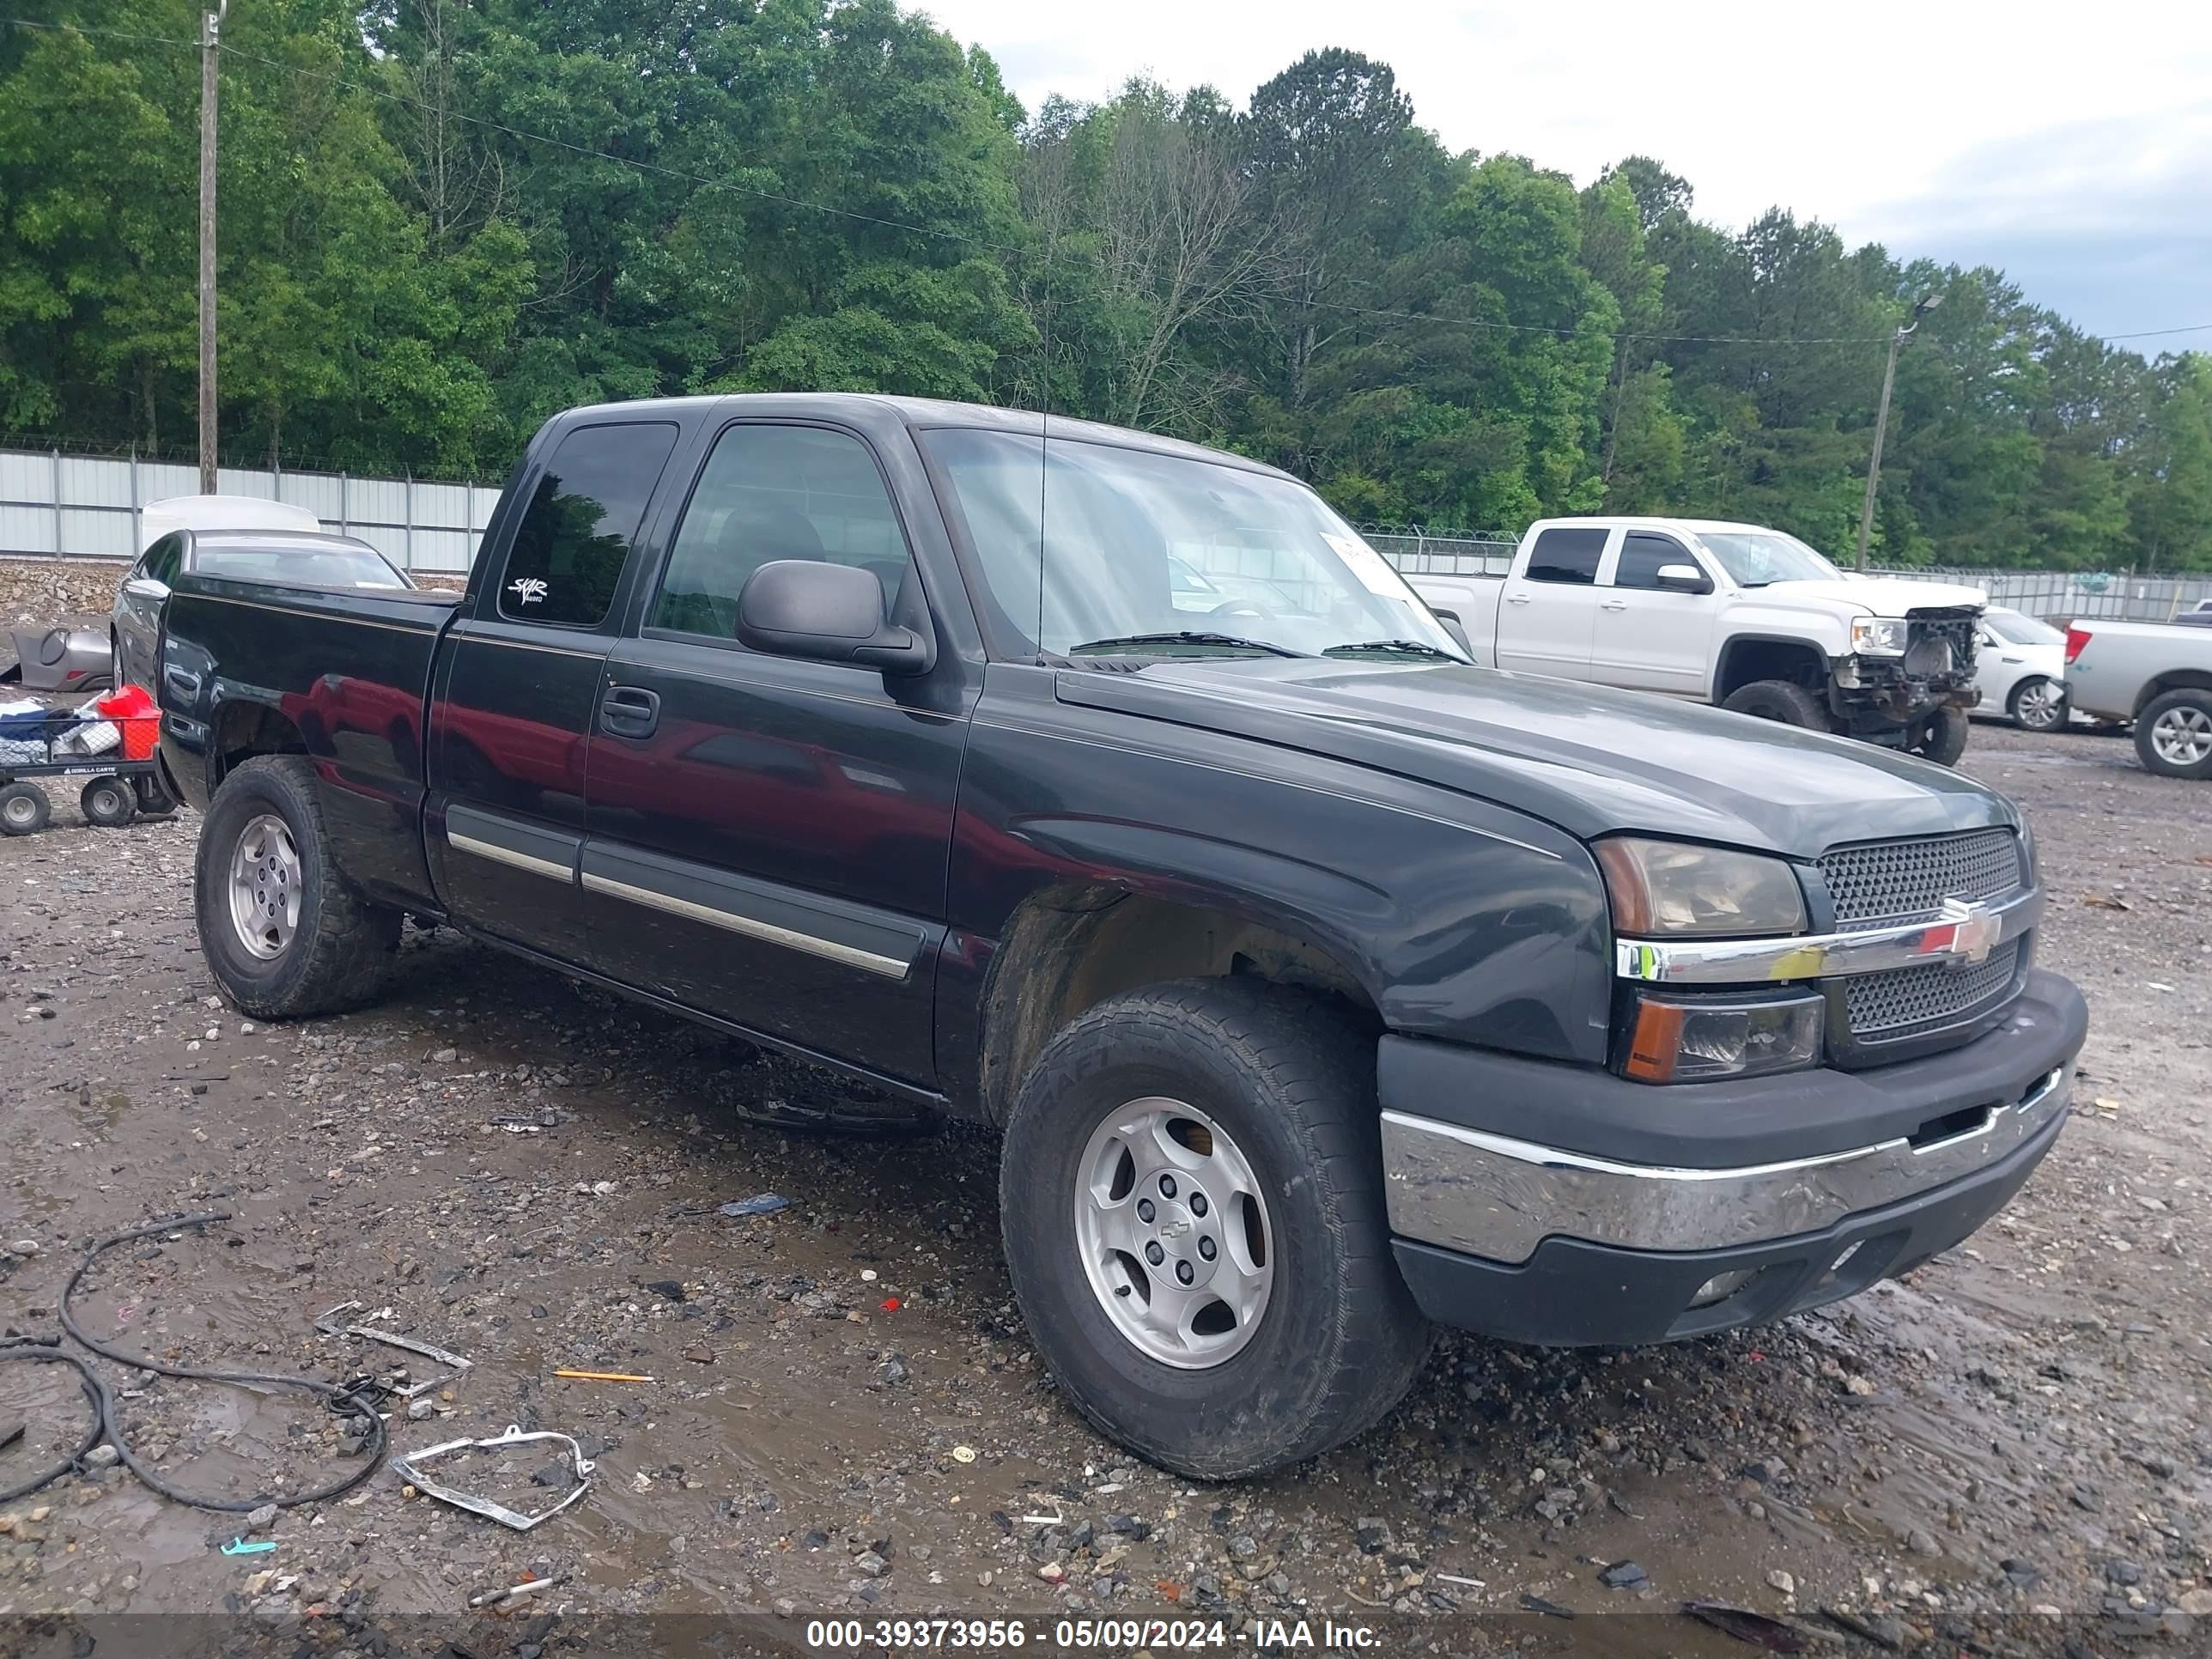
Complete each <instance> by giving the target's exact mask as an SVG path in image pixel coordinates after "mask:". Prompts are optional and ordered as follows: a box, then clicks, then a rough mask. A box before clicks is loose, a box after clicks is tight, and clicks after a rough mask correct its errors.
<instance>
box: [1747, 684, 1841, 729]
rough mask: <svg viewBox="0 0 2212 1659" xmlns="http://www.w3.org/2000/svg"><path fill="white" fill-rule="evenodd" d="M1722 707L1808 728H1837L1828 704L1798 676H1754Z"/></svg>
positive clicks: (1759, 717)
mask: <svg viewBox="0 0 2212 1659" xmlns="http://www.w3.org/2000/svg"><path fill="white" fill-rule="evenodd" d="M1721 707H1722V708H1726V709H1729V710H1731V711H1732V712H1734V713H1735V714H1750V715H1753V716H1754V717H1755V718H1757V719H1759V720H1779V721H1780V722H1781V723H1782V724H1783V725H1784V726H1802V727H1803V728H1804V729H1805V730H1806V731H1808V732H1832V731H1833V730H1835V722H1834V721H1833V720H1830V719H1829V718H1828V706H1827V704H1826V703H1825V702H1821V700H1820V698H1819V697H1818V696H1815V695H1814V693H1813V692H1812V691H1810V690H1807V689H1806V688H1805V687H1804V686H1802V685H1799V684H1797V683H1796V681H1794V680H1753V682H1752V683H1751V684H1749V685H1746V686H1741V687H1739V688H1738V689H1737V690H1734V691H1732V692H1730V693H1729V698H1728V701H1727V702H1723V704H1722V705H1721Z"/></svg>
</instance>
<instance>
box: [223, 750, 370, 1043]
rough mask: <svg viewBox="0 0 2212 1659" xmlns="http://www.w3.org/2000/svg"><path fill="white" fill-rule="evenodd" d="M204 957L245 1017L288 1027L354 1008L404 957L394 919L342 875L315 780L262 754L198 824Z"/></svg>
mask: <svg viewBox="0 0 2212 1659" xmlns="http://www.w3.org/2000/svg"><path fill="white" fill-rule="evenodd" d="M193 899H194V905H193V908H194V909H195V911H196V912H197V920H198V922H199V935H200V950H201V952H202V953H203V954H204V956H205V957H207V963H208V967H209V969H210V970H211V971H212V972H213V973H214V975H215V978H216V984H217V985H218V986H220V987H222V993H223V994H224V995H225V996H226V997H228V998H229V1000H231V1002H232V1003H233V1004H234V1005H235V1006H237V1007H238V1008H239V1010H240V1012H244V1013H247V1014H251V1015H252V1016H253V1017H254V1018H257V1019H285V1018H296V1017H298V1016H300V1015H302V1014H320V1013H331V1012H337V1011H338V1010H341V1009H345V1008H352V1007H357V1006H360V1005H361V1004H362V1003H364V1002H367V1001H368V1000H369V999H370V998H371V997H373V996H374V994H376V991H377V988H378V987H379V986H380V984H381V982H382V981H383V978H384V972H385V969H386V967H387V966H389V964H390V963H391V961H392V956H393V954H394V953H395V952H396V951H398V948H399V912H398V911H397V910H394V909H391V908H387V907H386V906H384V905H380V904H371V903H369V902H367V901H366V900H364V899H362V897H361V896H360V895H358V894H357V893H356V892H355V891H354V890H353V889H352V888H351V887H349V885H347V884H346V880H345V878H344V877H343V875H341V874H340V873H339V872H338V868H337V864H336V862H335V860H333V859H332V858H331V848H330V838H329V836H328V835H327V834H326V833H325V830H324V829H323V809H322V803H321V801H320V800H319V799H318V797H317V794H316V783H315V771H314V768H313V766H311V765H310V764H309V763H307V761H306V760H305V759H303V758H301V757H299V756H297V755H260V756H257V757H254V758H253V759H252V760H249V761H247V762H246V763H245V764H243V765H242V766H240V767H238V768H237V769H234V771H232V772H231V774H230V775H228V777H226V778H224V779H223V781H222V787H221V788H220V789H218V790H216V793H215V799H213V800H211V801H210V802H209V803H208V811H207V817H205V818H204V819H203V820H202V821H201V823H200V844H199V854H198V858H197V870H196V872H195V876H194V880H193Z"/></svg>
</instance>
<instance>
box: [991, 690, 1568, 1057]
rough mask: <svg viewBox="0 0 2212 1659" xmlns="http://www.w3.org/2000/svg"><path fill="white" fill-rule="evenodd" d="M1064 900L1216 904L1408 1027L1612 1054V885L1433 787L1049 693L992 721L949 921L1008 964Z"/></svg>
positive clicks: (1537, 828) (1521, 825)
mask: <svg viewBox="0 0 2212 1659" xmlns="http://www.w3.org/2000/svg"><path fill="white" fill-rule="evenodd" d="M1046 890H1068V891H1087V892H1094V893H1095V892H1099V891H1105V892H1108V893H1115V894H1133V895H1142V896H1151V897H1156V898H1159V899H1164V900H1167V901H1170V902H1175V903H1180V904H1184V905H1192V906H1199V907H1204V908H1212V909H1217V910H1220V911H1224V912H1226V913H1227V914H1229V915H1234V916H1238V917H1242V918H1244V919H1246V920H1249V921H1255V922H1260V923H1262V924H1264V925H1266V926H1268V927H1273V928H1275V929H1277V930H1279V931H1280V932H1282V933H1287V934H1290V935H1291V936H1292V937H1294V938H1297V939H1302V940H1304V941H1305V942H1307V943H1308V944H1310V945H1314V946H1316V947H1318V948H1320V949H1322V950H1324V951H1327V952H1328V953H1329V954H1330V955H1331V956H1333V957H1334V958H1335V959H1336V960H1337V962H1338V963H1340V964H1341V965H1342V967H1343V968H1344V969H1345V970H1346V972H1347V973H1348V974H1349V975H1351V976H1352V978H1353V979H1355V980H1356V981H1358V984H1359V986H1360V987H1361V988H1362V989H1363V990H1364V992H1365V994H1367V996H1368V998H1369V1000H1370V1001H1372V1002H1373V1004H1374V1006H1375V1007H1376V1010H1377V1011H1378V1012H1379V1013H1380V1014H1381V1016H1382V1018H1383V1023H1384V1024H1386V1025H1387V1026H1389V1029H1390V1030H1394V1031H1396V1032H1399V1033H1401V1034H1404V1035H1407V1036H1429V1037H1437V1038H1442V1039H1448V1040H1450V1041H1455V1042H1472V1043H1478V1044H1481V1045H1485V1046H1488V1047H1492V1048H1504V1049H1509V1050H1512V1051H1514V1052H1517V1053H1522V1054H1533V1055H1538V1056H1541V1057H1544V1058H1549V1059H1558V1060H1574V1061H1580V1062H1583V1063H1586V1064H1592V1065H1595V1064H1601V1063H1602V1062H1603V1060H1604V1058H1605V1052H1606V1035H1607V1018H1608V1014H1609V998H1610V988H1611V977H1610V973H1609V969H1608V967H1607V953H1608V951H1609V949H1610V933H1609V927H1610V924H1609V920H1608V916H1607V907H1606V900H1605V892H1604V887H1603V884H1602V882H1601V878H1600V877H1599V874H1598V871H1597V867H1596V865H1595V861H1594V860H1592V859H1591V857H1590V855H1589V851H1588V849H1587V848H1584V847H1583V844H1582V843H1581V842H1578V841H1577V840H1576V839H1575V838H1574V837H1573V836H1569V835H1567V834H1566V833H1565V831H1563V830H1560V829H1555V828H1553V826H1551V825H1549V824H1546V823H1541V822H1540V821H1538V820H1536V819H1534V818H1530V817H1526V816H1524V815H1522V814H1519V813H1516V812H1512V811H1508V810H1506V809H1504V808H1502V807H1498V806H1496V805H1492V804H1490V803H1487V802H1484V801H1480V800H1475V799H1469V798H1468V797H1467V796H1464V795H1460V794H1456V793H1452V792H1449V791H1446V790H1443V789H1441V788H1437V787H1434V786H1431V785H1427V784H1423V783H1420V782H1419V781H1414V780H1411V779H1407V778H1404V777H1401V776H1397V775H1392V774H1389V773H1383V772H1378V771H1376V770H1373V769H1368V768H1364V767H1359V766H1355V765H1352V764H1350V763H1344V762H1340V761H1335V760H1331V759H1329V758H1327V757H1321V756H1316V755H1313V754H1310V753H1306V752H1303V751H1298V750H1287V749H1281V748H1278V747H1275V746H1273V745H1267V744H1255V743H1252V742H1250V741H1249V740H1247V739H1242V738H1236V737H1233V736H1231V735H1228V734H1225V733H1222V732H1209V731H1206V730H1204V729H1202V728H1197V727H1190V726H1175V725H1171V724H1168V723H1164V722H1159V721H1152V720H1132V719H1130V718H1128V717H1127V716H1124V715H1120V714H1115V713H1113V712H1112V711H1109V710H1105V709H1100V708H1086V707H1083V706H1079V705H1073V704H1065V703H1055V702H1048V701H1044V700H1042V699H1040V700H1028V699H1024V700H1023V702H1022V703H1021V704H1020V706H1019V708H1018V709H1015V708H1007V709H1005V710H1003V711H1000V712H999V713H995V714H994V712H992V711H991V709H990V708H989V707H988V705H987V706H986V708H983V709H981V710H979V713H978V717H977V719H976V721H975V727H974V732H973V735H972V737H971V738H970V741H969V751H968V757H967V761H966V764H965V768H964V770H963V777H962V781H961V791H960V802H959V809H958V817H957V824H956V828H955V832H954V842H953V860H952V871H951V885H950V900H951V902H950V911H951V921H952V925H953V928H954V931H955V933H956V935H957V936H959V937H961V938H964V939H969V940H975V941H980V942H981V948H982V949H983V951H985V953H986V954H987V951H988V948H989V946H990V945H991V944H992V943H993V942H995V941H997V940H999V939H1002V938H1003V937H1004V936H1005V935H1006V931H1007V929H1008V927H1009V926H1010V925H1011V923H1012V919H1013V917H1014V916H1015V915H1016V913H1017V911H1018V909H1019V908H1021V906H1022V905H1023V904H1024V902H1025V901H1027V900H1029V899H1030V898H1031V897H1032V896H1035V895H1037V894H1039V893H1042V892H1044V891H1046Z"/></svg>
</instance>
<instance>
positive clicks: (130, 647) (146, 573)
mask: <svg viewBox="0 0 2212 1659" xmlns="http://www.w3.org/2000/svg"><path fill="white" fill-rule="evenodd" d="M260 505H262V506H264V507H265V506H269V505H271V503H269V502H262V503H260ZM192 570H203V571H207V572H210V573H212V574H222V575H228V576H275V575H277V574H282V575H283V576H284V577H285V579H286V580H289V581H293V582H296V583H301V584H304V585H306V586H316V587H411V586H414V584H413V583H412V582H410V581H409V580H408V579H407V578H406V577H405V576H404V575H403V574H401V573H400V571H399V569H398V567H397V566H396V565H394V564H392V562H391V561H389V560H388V559H386V557H385V556H384V555H382V554H381V553H380V552H378V551H377V550H375V549H374V548H373V547H371V546H370V545H369V544H368V543H367V542H364V541H361V540H359V539H357V538H354V537H352V536H330V535H325V534H324V533H323V532H320V531H315V530H265V529H244V530H233V529H214V530H189V529H183V530H172V531H170V532H168V533H167V535H164V536H163V537H161V538H160V539H159V540H158V541H156V542H155V543H154V544H152V545H151V546H149V547H148V548H147V550H145V551H144V552H143V553H142V554H140V555H139V556H138V561H137V563H135V564H133V565H132V566H131V569H130V571H129V573H128V574H125V577H124V578H123V586H121V587H119V588H118V589H117V590H116V593H115V605H114V609H113V611H112V612H111V613H110V614H109V617H108V623H107V631H108V639H109V641H110V644H111V646H112V654H113V657H114V671H113V672H114V678H115V682H116V684H118V685H143V686H144V687H145V688H146V689H147V690H149V691H150V690H154V689H155V686H154V647H155V638H156V636H157V635H158V634H159V632H160V629H161V605H162V603H163V602H164V601H165V600H166V599H167V598H168V597H169V587H170V585H171V584H172V583H173V582H174V581H175V580H177V578H178V577H179V575H180V574H184V573H185V572H186V571H192Z"/></svg>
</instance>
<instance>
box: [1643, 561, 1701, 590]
mask: <svg viewBox="0 0 2212 1659" xmlns="http://www.w3.org/2000/svg"><path fill="white" fill-rule="evenodd" d="M1653 580H1656V581H1657V582H1658V584H1659V586H1662V587H1663V588H1666V589H1667V590H1668V592H1674V593H1710V592H1712V591H1713V585H1712V583H1711V581H1709V580H1706V577H1705V572H1704V571H1702V570H1700V569H1699V568H1698V567H1697V566H1695V565H1693V564H1662V565H1661V566H1660V567H1659V568H1658V570H1657V571H1656V572H1655V573H1654V576H1653Z"/></svg>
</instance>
